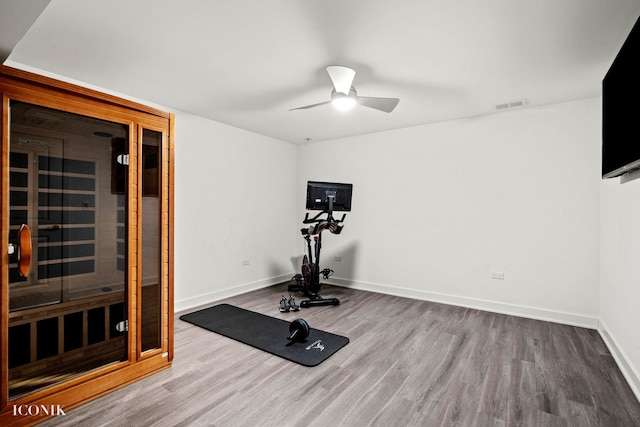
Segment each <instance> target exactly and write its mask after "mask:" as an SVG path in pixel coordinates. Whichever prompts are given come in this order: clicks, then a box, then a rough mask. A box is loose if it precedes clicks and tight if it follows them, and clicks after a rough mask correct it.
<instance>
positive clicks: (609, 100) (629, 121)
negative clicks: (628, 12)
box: [602, 18, 640, 178]
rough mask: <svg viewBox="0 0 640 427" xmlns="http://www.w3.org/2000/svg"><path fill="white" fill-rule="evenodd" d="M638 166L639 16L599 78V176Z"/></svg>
mask: <svg viewBox="0 0 640 427" xmlns="http://www.w3.org/2000/svg"><path fill="white" fill-rule="evenodd" d="M635 169H640V18H638V20H637V21H636V23H635V25H634V26H633V28H632V29H631V32H630V33H629V36H628V37H627V39H626V41H625V42H624V44H623V45H622V48H621V49H620V52H619V53H618V55H617V56H616V58H615V59H614V61H613V64H612V65H611V68H609V71H608V72H607V74H606V75H605V77H604V79H603V80H602V178H613V177H616V176H620V175H624V174H625V173H627V172H630V171H632V170H635Z"/></svg>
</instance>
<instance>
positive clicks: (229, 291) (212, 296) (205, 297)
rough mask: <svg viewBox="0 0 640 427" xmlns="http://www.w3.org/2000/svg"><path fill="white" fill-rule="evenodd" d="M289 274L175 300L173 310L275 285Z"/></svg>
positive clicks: (181, 309)
mask: <svg viewBox="0 0 640 427" xmlns="http://www.w3.org/2000/svg"><path fill="white" fill-rule="evenodd" d="M291 275H292V274H291V273H288V274H283V275H280V276H275V277H270V278H268V279H263V280H258V281H256V282H251V283H245V284H242V285H237V286H232V287H230V288H225V289H219V290H216V291H213V292H210V293H206V294H202V295H198V296H197V297H191V298H186V299H182V300H176V301H175V303H174V307H173V311H174V313H179V312H181V311H184V310H189V309H192V308H195V307H199V306H202V305H206V304H211V303H214V302H216V301H219V300H223V299H225V298H229V297H233V296H236V295H240V294H244V293H246V292H250V291H255V290H258V289H262V288H266V287H269V286H272V285H276V284H278V283H282V282H285V281H287V280H289V279H291Z"/></svg>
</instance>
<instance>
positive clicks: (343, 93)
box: [289, 65, 400, 113]
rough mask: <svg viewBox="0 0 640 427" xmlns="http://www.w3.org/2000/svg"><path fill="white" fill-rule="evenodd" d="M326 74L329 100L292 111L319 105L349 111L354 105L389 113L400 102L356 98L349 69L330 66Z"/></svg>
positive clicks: (352, 72) (351, 72) (391, 99)
mask: <svg viewBox="0 0 640 427" xmlns="http://www.w3.org/2000/svg"><path fill="white" fill-rule="evenodd" d="M327 73H329V77H330V78H331V81H332V82H333V90H332V91H331V100H330V101H325V102H320V103H318V104H311V105H305V106H304V107H298V108H292V109H291V110H289V111H293V110H306V109H308V108H313V107H319V106H320V105H325V104H332V105H333V106H334V107H336V108H337V109H339V110H350V109H351V108H353V107H354V106H355V105H356V104H359V105H363V106H365V107H369V108H374V109H376V110H380V111H384V112H385V113H390V112H392V111H393V109H394V108H396V105H398V102H400V100H399V99H398V98H372V97H369V96H358V93H357V92H356V89H355V88H354V87H353V86H351V83H353V78H354V77H355V75H356V72H355V71H354V70H352V69H351V68H349V67H344V66H342V65H330V66H328V67H327Z"/></svg>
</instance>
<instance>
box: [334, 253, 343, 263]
mask: <svg viewBox="0 0 640 427" xmlns="http://www.w3.org/2000/svg"><path fill="white" fill-rule="evenodd" d="M333 260H334V261H336V262H342V257H341V256H338V255H336V256H334V257H333Z"/></svg>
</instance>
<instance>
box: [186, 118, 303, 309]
mask: <svg viewBox="0 0 640 427" xmlns="http://www.w3.org/2000/svg"><path fill="white" fill-rule="evenodd" d="M175 141H176V165H175V309H176V311H180V310H183V309H186V308H191V307H194V306H197V305H200V304H204V303H209V302H211V301H214V300H216V299H220V298H225V297H227V296H230V295H233V294H237V293H241V292H246V291H248V290H252V289H256V288H260V287H264V286H267V285H271V284H274V283H278V282H281V281H284V280H287V279H289V278H290V277H291V274H292V272H293V271H294V267H293V263H292V261H291V257H292V256H295V254H296V250H297V248H296V246H295V240H294V237H293V231H292V227H293V226H294V224H295V223H296V216H295V214H296V207H297V206H296V188H297V183H296V179H297V168H296V150H297V148H296V147H295V146H294V145H292V144H289V143H285V142H281V141H278V140H274V139H271V138H267V137H264V136H260V135H257V134H255V133H251V132H247V131H244V130H240V129H237V128H233V127H230V126H226V125H223V124H220V123H216V122H213V121H211V120H206V119H203V118H200V117H196V116H193V115H190V114H186V113H179V112H178V113H176V127H175ZM244 260H249V262H250V263H249V265H246V266H243V261H244ZM274 304H276V305H277V301H275V302H274Z"/></svg>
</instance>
